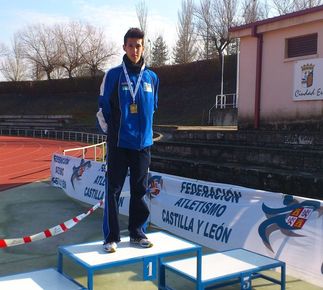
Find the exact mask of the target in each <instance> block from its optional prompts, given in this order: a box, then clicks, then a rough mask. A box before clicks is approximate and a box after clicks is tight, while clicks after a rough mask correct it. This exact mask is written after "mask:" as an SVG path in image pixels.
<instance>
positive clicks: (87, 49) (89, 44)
mask: <svg viewBox="0 0 323 290" xmlns="http://www.w3.org/2000/svg"><path fill="white" fill-rule="evenodd" d="M86 35H87V37H86V40H85V42H84V43H83V45H82V48H81V49H82V58H83V61H84V65H85V66H86V68H88V69H89V71H90V74H91V76H95V75H96V74H97V73H98V72H99V71H100V70H103V69H104V66H105V65H106V63H107V62H108V61H109V60H110V59H111V58H112V57H113V56H115V55H116V54H117V50H116V49H115V45H114V44H110V45H108V44H107V43H106V41H105V37H104V34H103V31H102V30H100V29H96V28H95V27H94V26H92V25H90V24H87V25H86Z"/></svg>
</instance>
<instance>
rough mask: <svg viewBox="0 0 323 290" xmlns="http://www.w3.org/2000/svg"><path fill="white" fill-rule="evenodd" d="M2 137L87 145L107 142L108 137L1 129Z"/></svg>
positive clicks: (78, 133)
mask: <svg viewBox="0 0 323 290" xmlns="http://www.w3.org/2000/svg"><path fill="white" fill-rule="evenodd" d="M0 135H1V136H20V137H33V138H45V139H54V140H64V141H77V142H83V143H87V144H97V143H101V142H105V141H106V135H103V134H94V133H85V132H76V131H58V130H43V129H42V130H39V129H38V130H36V129H19V128H0Z"/></svg>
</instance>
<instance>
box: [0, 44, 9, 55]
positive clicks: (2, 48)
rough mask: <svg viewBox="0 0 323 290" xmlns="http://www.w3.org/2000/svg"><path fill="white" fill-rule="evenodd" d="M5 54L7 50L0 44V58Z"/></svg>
mask: <svg viewBox="0 0 323 290" xmlns="http://www.w3.org/2000/svg"><path fill="white" fill-rule="evenodd" d="M7 53H8V48H7V47H6V46H5V45H4V44H3V43H0V56H3V55H6V54H7Z"/></svg>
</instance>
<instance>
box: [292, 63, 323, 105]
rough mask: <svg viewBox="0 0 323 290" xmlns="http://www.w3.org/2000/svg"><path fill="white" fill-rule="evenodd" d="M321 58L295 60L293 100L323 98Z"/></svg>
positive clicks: (322, 64)
mask: <svg viewBox="0 0 323 290" xmlns="http://www.w3.org/2000/svg"><path fill="white" fill-rule="evenodd" d="M322 76H323V58H315V59H307V60H302V61H296V62H295V64H294V88H293V100H294V101H307V100H322V99H323V78H322Z"/></svg>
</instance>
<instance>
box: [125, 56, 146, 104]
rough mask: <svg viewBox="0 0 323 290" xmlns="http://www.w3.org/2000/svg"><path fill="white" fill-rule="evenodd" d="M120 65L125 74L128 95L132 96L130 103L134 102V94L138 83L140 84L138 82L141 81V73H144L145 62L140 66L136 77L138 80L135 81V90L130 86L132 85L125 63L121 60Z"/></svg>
mask: <svg viewBox="0 0 323 290" xmlns="http://www.w3.org/2000/svg"><path fill="white" fill-rule="evenodd" d="M122 67H123V72H124V74H125V76H126V80H127V84H128V88H129V91H130V95H131V97H132V103H133V104H135V103H136V94H137V92H138V89H139V85H140V82H141V79H142V75H143V73H144V69H145V64H143V65H142V66H141V69H140V74H139V77H138V80H137V83H136V87H135V91H133V88H132V85H131V81H130V78H129V74H128V72H127V68H126V65H125V63H124V62H122Z"/></svg>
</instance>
